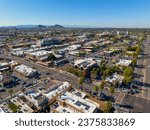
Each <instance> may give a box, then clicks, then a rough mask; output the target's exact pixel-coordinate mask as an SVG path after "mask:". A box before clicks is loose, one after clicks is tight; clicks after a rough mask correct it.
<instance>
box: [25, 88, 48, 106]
mask: <svg viewBox="0 0 150 130" xmlns="http://www.w3.org/2000/svg"><path fill="white" fill-rule="evenodd" d="M23 96H24V97H25V98H26V99H27V100H28V101H29V102H30V103H32V104H33V105H34V106H35V107H36V108H39V107H40V106H42V105H43V104H44V103H45V102H46V100H45V96H43V95H42V94H41V93H40V92H36V91H33V90H31V91H28V92H26V94H24V95H23Z"/></svg>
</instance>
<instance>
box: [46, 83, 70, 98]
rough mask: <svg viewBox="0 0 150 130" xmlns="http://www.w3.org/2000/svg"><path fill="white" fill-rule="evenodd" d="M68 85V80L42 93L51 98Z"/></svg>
mask: <svg viewBox="0 0 150 130" xmlns="http://www.w3.org/2000/svg"><path fill="white" fill-rule="evenodd" d="M69 87H70V84H69V82H63V83H61V84H58V85H55V86H54V87H53V88H52V89H50V90H49V91H47V92H46V93H45V94H44V95H45V96H46V97H47V98H48V99H52V98H53V97H54V96H57V95H58V94H60V93H62V92H63V91H64V90H65V89H67V88H69Z"/></svg>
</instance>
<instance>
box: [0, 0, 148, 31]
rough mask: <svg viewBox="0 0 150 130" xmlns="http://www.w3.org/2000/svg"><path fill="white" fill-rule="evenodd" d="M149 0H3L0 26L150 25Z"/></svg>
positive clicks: (138, 26) (143, 26)
mask: <svg viewBox="0 0 150 130" xmlns="http://www.w3.org/2000/svg"><path fill="white" fill-rule="evenodd" d="M149 7H150V1H149V0H122V1H120V0H76V1H75V0H72V1H70V0H44V2H43V1H42V0H38V1H36V0H26V1H23V0H13V1H12V0H0V17H1V21H0V26H12V25H13V26H15V25H38V24H42V25H54V24H60V25H64V26H66V25H67V26H68V25H69V26H82V27H84V26H91V27H116V28H117V27H120V28H149V27H150V18H149V12H150V9H149Z"/></svg>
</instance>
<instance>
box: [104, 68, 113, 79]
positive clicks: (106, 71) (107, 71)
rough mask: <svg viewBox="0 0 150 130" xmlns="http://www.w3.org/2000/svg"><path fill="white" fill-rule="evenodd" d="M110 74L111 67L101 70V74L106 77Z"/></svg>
mask: <svg viewBox="0 0 150 130" xmlns="http://www.w3.org/2000/svg"><path fill="white" fill-rule="evenodd" d="M111 74H112V71H111V69H109V68H108V69H106V70H105V71H104V72H103V75H104V76H105V77H106V76H110V75H111Z"/></svg>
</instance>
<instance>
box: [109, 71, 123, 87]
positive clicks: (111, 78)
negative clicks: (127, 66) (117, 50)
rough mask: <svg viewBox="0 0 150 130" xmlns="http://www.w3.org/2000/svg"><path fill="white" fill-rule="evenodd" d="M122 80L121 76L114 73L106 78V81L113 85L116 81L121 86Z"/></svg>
mask: <svg viewBox="0 0 150 130" xmlns="http://www.w3.org/2000/svg"><path fill="white" fill-rule="evenodd" d="M123 78H124V77H123V76H121V75H118V74H116V73H114V74H113V75H111V76H109V77H107V78H106V81H107V82H109V83H114V82H115V81H118V82H119V83H120V84H121V83H122V81H123Z"/></svg>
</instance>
